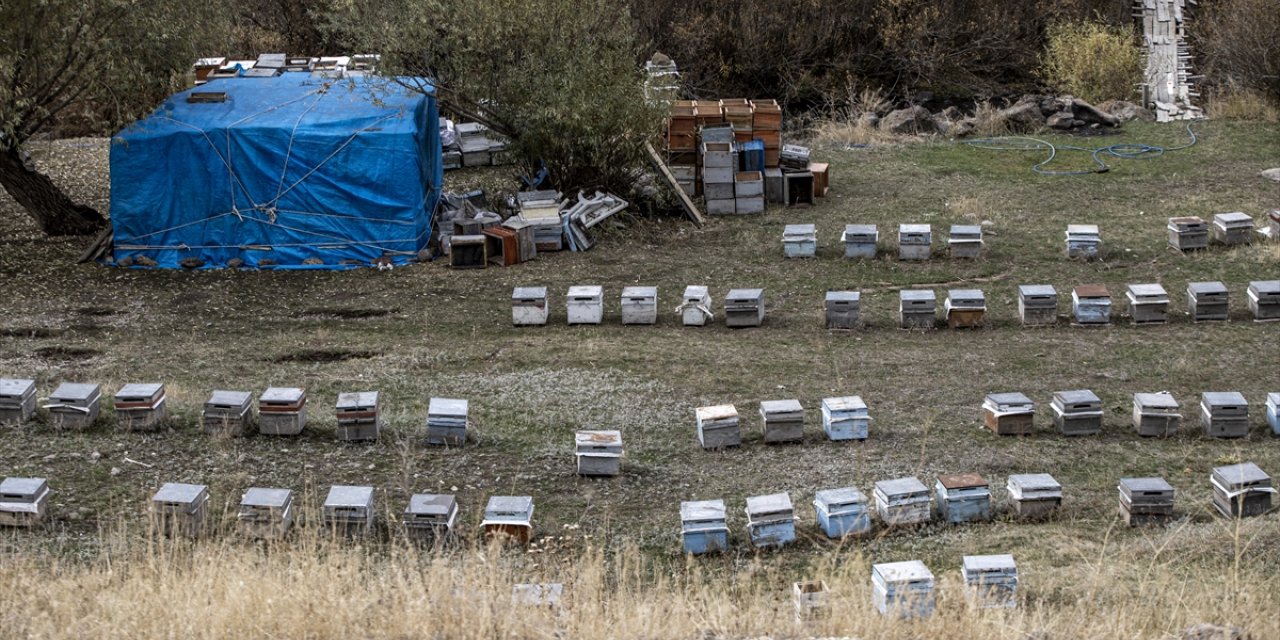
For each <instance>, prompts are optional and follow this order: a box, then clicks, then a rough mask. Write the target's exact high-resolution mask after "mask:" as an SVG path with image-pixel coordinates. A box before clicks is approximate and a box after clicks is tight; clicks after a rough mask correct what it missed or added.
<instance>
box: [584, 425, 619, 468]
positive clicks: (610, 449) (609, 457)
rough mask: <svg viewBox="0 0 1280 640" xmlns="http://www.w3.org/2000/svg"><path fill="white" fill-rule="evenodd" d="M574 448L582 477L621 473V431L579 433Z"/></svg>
mask: <svg viewBox="0 0 1280 640" xmlns="http://www.w3.org/2000/svg"><path fill="white" fill-rule="evenodd" d="M574 448H575V455H576V457H577V459H578V475H580V476H616V475H618V473H619V472H620V471H621V467H622V432H621V431H579V432H578V433H577V434H575V436H574Z"/></svg>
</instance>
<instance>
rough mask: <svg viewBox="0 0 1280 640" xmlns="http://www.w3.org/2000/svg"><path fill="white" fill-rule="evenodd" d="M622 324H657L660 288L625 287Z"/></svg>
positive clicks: (621, 306) (621, 305) (623, 291)
mask: <svg viewBox="0 0 1280 640" xmlns="http://www.w3.org/2000/svg"><path fill="white" fill-rule="evenodd" d="M620 308H621V311H622V324H657V322H658V288H657V287H623V288H622V301H621V304H620Z"/></svg>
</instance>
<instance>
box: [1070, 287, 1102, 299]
mask: <svg viewBox="0 0 1280 640" xmlns="http://www.w3.org/2000/svg"><path fill="white" fill-rule="evenodd" d="M1072 293H1074V294H1075V296H1076V297H1077V298H1110V297H1111V292H1110V291H1108V290H1107V285H1105V284H1081V285H1076V288H1075V289H1073V290H1072Z"/></svg>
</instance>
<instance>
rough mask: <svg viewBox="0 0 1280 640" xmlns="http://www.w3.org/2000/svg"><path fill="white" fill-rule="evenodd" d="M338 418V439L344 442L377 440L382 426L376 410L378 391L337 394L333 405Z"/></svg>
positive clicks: (379, 414) (380, 417)
mask: <svg viewBox="0 0 1280 640" xmlns="http://www.w3.org/2000/svg"><path fill="white" fill-rule="evenodd" d="M335 413H336V415H337V419H338V439H339V440H342V441H344V442H355V441H360V440H377V439H378V432H379V431H380V430H381V428H382V415H381V413H380V412H379V411H378V392H377V391H361V392H354V393H340V394H338V404H337V406H336V407H335Z"/></svg>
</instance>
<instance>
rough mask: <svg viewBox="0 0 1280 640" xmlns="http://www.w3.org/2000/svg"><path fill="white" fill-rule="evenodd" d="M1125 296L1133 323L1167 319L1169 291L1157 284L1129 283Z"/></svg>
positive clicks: (1162, 322) (1159, 322) (1154, 322)
mask: <svg viewBox="0 0 1280 640" xmlns="http://www.w3.org/2000/svg"><path fill="white" fill-rule="evenodd" d="M1125 297H1126V298H1128V300H1129V316H1130V317H1131V318H1133V323H1134V324H1165V323H1166V322H1168V321H1169V293H1168V292H1167V291H1165V290H1164V287H1162V286H1160V285H1159V284H1131V285H1129V286H1128V289H1127V290H1126V291H1125Z"/></svg>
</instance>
